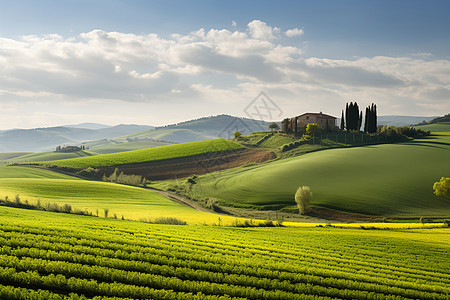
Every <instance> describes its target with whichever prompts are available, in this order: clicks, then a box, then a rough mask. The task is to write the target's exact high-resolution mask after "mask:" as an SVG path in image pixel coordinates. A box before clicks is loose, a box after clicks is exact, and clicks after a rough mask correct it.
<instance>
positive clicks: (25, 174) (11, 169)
mask: <svg viewBox="0 0 450 300" xmlns="http://www.w3.org/2000/svg"><path fill="white" fill-rule="evenodd" d="M0 178H16V181H17V183H18V185H20V180H18V179H21V178H41V179H42V178H48V179H71V180H76V178H74V177H72V176H68V175H63V174H60V173H55V172H52V171H48V170H44V169H38V168H27V167H17V166H0Z"/></svg>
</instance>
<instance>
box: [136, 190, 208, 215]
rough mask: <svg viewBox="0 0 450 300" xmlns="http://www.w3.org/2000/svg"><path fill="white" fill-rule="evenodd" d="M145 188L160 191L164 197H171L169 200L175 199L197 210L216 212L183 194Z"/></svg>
mask: <svg viewBox="0 0 450 300" xmlns="http://www.w3.org/2000/svg"><path fill="white" fill-rule="evenodd" d="M145 189H147V190H150V191H153V192H155V193H158V194H160V195H163V196H164V197H166V198H167V199H169V200H172V201H175V202H177V203H181V204H185V205H187V206H189V207H192V208H193V209H196V210H198V211H203V212H208V213H214V212H212V211H210V210H207V209H206V208H203V207H200V206H198V205H196V204H194V203H192V202H191V201H189V200H188V199H186V198H184V197H181V196H178V195H175V194H172V193H170V192H166V191H161V190H157V189H153V188H149V187H147V188H145Z"/></svg>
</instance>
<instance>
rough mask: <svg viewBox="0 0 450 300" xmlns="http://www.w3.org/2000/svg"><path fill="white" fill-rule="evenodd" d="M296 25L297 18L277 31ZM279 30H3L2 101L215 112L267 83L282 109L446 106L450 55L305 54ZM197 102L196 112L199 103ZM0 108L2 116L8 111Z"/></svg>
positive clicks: (449, 107) (402, 110)
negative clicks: (358, 104) (11, 34)
mask: <svg viewBox="0 0 450 300" xmlns="http://www.w3.org/2000/svg"><path fill="white" fill-rule="evenodd" d="M300 32H302V30H301V29H297V28H294V29H290V30H287V31H286V32H284V34H285V35H286V36H289V35H290V36H298V35H299V34H300ZM279 34H280V29H279V28H277V27H271V26H269V25H267V24H266V23H264V22H262V21H260V20H254V21H251V22H250V23H249V24H248V30H246V31H239V30H234V31H230V30H226V29H208V30H205V29H203V28H201V29H199V30H197V31H194V32H192V33H189V34H186V35H180V34H174V35H172V36H171V37H170V38H163V37H160V36H158V35H157V34H141V35H138V34H128V33H121V32H106V31H102V30H93V31H90V32H86V33H83V34H80V35H79V36H76V37H71V38H63V37H61V36H58V35H52V34H49V35H44V36H24V37H22V38H20V39H17V40H14V39H5V38H0V104H1V105H2V107H5V108H6V107H7V109H8V111H11V110H12V109H14V107H17V108H18V107H19V106H20V107H22V106H21V105H23V103H33V106H32V107H33V110H36V111H38V110H39V107H41V109H48V105H51V104H53V105H54V104H55V103H67V105H69V104H70V103H82V102H83V103H86V101H96V103H102V104H103V103H105V102H107V103H110V102H111V101H116V100H118V101H119V102H120V101H121V102H123V103H148V105H150V106H151V109H152V111H154V110H161V111H170V109H169V108H168V107H166V106H164V105H169V103H170V105H172V106H173V105H178V107H180V109H181V110H184V111H187V112H189V111H191V110H192V111H194V110H193V108H191V107H193V106H192V104H193V103H199V102H201V101H203V103H206V102H208V103H209V104H208V109H209V110H208V111H210V110H211V111H212V108H214V107H217V113H235V114H239V112H240V110H241V109H243V107H245V105H242V106H241V107H240V106H239V105H233V107H234V109H235V111H229V110H227V109H229V108H226V106H224V103H225V102H226V101H227V100H226V99H231V98H232V99H234V100H233V101H237V102H242V101H246V100H248V101H251V100H252V99H253V98H254V97H255V96H256V95H257V94H258V93H259V91H260V90H265V91H266V92H267V93H268V94H269V95H270V96H271V97H272V98H274V99H275V100H279V101H280V107H281V106H282V105H284V107H286V109H283V108H282V109H283V110H285V111H286V112H289V113H291V112H294V111H297V110H300V112H301V111H303V110H306V109H308V110H320V109H323V110H326V111H328V112H329V113H339V112H340V109H341V107H342V105H343V103H345V101H348V100H349V99H354V100H356V99H361V101H365V99H370V101H374V102H379V103H380V104H382V105H380V106H379V107H380V109H385V111H386V113H389V114H394V113H396V114H416V115H417V114H429V115H430V114H432V115H437V114H442V113H448V112H449V111H450V101H448V100H449V99H450V95H449V93H450V61H449V60H445V59H441V60H433V59H432V55H410V56H406V57H387V56H376V57H362V58H359V59H355V60H337V59H327V58H316V57H313V56H312V57H309V58H304V57H302V53H303V49H301V48H298V47H294V46H288V45H284V44H283V43H282V39H275V38H276V37H277V36H279ZM310 56H311V55H310ZM214 95H216V96H214ZM299 99H300V100H299ZM298 101H300V102H301V105H300V104H299V105H297V104H295V103H297V102H298ZM44 103H45V105H44ZM49 103H51V104H49ZM89 103H92V102H89ZM115 103H116V102H115ZM117 103H118V102H117ZM174 103H175V104H174ZM180 103H183V105H185V106H183V107H182V106H180V105H181V104H180ZM293 103H294V104H295V105H294V104H293ZM393 103H395V105H394V104H393ZM40 105H41V106H40ZM216 105H217V106H216ZM296 105H297V106H298V107H297V106H296ZM100 106H101V105H100V104H99V105H98V107H100ZM54 107H60V106H58V105H54ZM111 107H113V106H111ZM114 107H119V106H118V105H117V104H114ZM123 107H126V105H123ZM130 107H131V106H130ZM133 107H134V106H133ZM135 107H137V106H135ZM295 107H297V108H295ZM382 107H383V108H382ZM111 109H112V108H111ZM196 109H197V110H196V113H197V114H200V112H199V111H201V107H198V106H197V107H196ZM4 111H5V110H3V112H2V111H1V110H0V120H3V119H4V120H8V118H11V116H10V115H11V114H8V113H5V112H4ZM56 113H57V112H56V111H55V114H56ZM60 113H62V114H63V113H66V112H63V111H61V112H60ZM121 113H122V112H118V115H119V116H120V114H121ZM139 113H140V112H139ZM130 115H131V113H130ZM156 115H157V116H158V115H161V114H156ZM108 118H109V117H108ZM186 119H188V117H186ZM108 120H109V119H108ZM22 121H23V120H22ZM2 122H3V121H2ZM5 122H6V123H8V122H12V121H11V120H9V121H5ZM14 122H16V121H14ZM6 123H5V124H6ZM149 123H151V122H149ZM8 124H9V123H8ZM11 124H12V123H11ZM0 125H1V124H0ZM20 126H21V125H20V124H16V125H12V126H11V127H20Z"/></svg>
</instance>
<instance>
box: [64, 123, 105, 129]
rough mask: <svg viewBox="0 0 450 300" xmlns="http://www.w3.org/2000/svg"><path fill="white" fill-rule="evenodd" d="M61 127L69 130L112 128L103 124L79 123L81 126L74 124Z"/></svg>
mask: <svg viewBox="0 0 450 300" xmlns="http://www.w3.org/2000/svg"><path fill="white" fill-rule="evenodd" d="M63 127H70V128H83V129H93V130H96V129H103V128H108V127H112V126H110V125H105V124H99V123H81V124H75V125H64V126H63Z"/></svg>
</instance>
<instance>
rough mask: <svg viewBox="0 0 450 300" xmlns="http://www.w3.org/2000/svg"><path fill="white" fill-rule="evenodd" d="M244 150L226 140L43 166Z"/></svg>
mask: <svg viewBox="0 0 450 300" xmlns="http://www.w3.org/2000/svg"><path fill="white" fill-rule="evenodd" d="M240 148H243V146H242V145H240V144H238V143H235V142H232V141H229V140H224V139H216V140H208V141H200V142H192V143H184V144H176V145H168V146H161V147H156V148H150V149H143V150H134V151H127V152H121V153H113V154H102V155H96V156H90V157H82V158H74V159H65V160H60V161H48V162H42V163H40V164H41V165H47V166H57V167H66V168H73V169H85V168H88V167H92V168H97V167H105V166H116V165H123V164H134V163H140V162H147V161H154V160H162V159H170V158H176V157H184V156H191V155H197V154H202V153H208V152H218V151H227V150H236V149H240Z"/></svg>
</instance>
